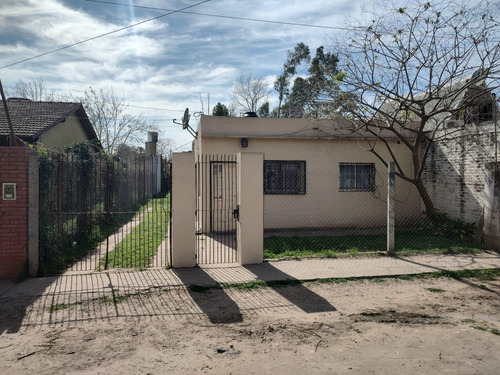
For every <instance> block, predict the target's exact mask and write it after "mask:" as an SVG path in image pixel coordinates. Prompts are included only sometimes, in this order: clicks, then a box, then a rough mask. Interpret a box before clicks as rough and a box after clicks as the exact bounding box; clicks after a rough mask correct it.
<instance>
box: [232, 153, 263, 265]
mask: <svg viewBox="0 0 500 375" xmlns="http://www.w3.org/2000/svg"><path fill="white" fill-rule="evenodd" d="M237 160H238V206H239V220H238V223H237V234H238V259H239V261H240V264H242V265H244V264H253V263H262V261H263V258H264V180H263V178H264V172H263V167H264V154H262V153H258V152H239V153H238V156H237Z"/></svg>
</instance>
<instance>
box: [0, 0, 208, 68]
mask: <svg viewBox="0 0 500 375" xmlns="http://www.w3.org/2000/svg"><path fill="white" fill-rule="evenodd" d="M209 1H210V0H203V1H200V2H199V3H196V4H193V5H189V6H187V7H184V8H181V9H178V10H170V11H169V12H168V13H165V14H160V15H159V16H156V17H152V18H148V19H147V20H144V21H140V22H137V23H133V24H131V25H128V26H124V27H120V28H119V29H116V30H112V31H109V32H107V33H104V34H100V35H97V36H94V37H91V38H88V39H84V40H80V41H79V42H76V43H73V44H69V45H67V46H63V47H59V48H56V49H54V50H51V51H47V52H44V53H41V54H39V55H36V56H32V57H28V58H26V59H24V60H20V61H16V62H13V63H11V64H7V65H4V66H1V67H0V70H1V69H5V68H8V67H11V66H14V65H18V64H21V63H24V62H27V61H31V60H34V59H37V58H39V57H42V56H47V55H50V54H52V53H55V52H59V51H62V50H65V49H68V48H71V47H74V46H77V45H79V44H83V43H87V42H90V41H92V40H96V39H99V38H102V37H104V36H108V35H111V34H114V33H117V32H119V31H123V30H127V29H130V28H132V27H135V26H139V25H142V24H143V23H146V22H151V21H154V20H157V19H159V18H162V17H166V16H170V15H171V14H174V13H179V12H182V11H183V10H186V9H190V8H193V7H196V6H198V5H201V4H204V3H207V2H209Z"/></svg>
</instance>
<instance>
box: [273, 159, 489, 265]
mask: <svg viewBox="0 0 500 375" xmlns="http://www.w3.org/2000/svg"><path fill="white" fill-rule="evenodd" d="M287 163H288V164H280V163H279V162H277V161H265V165H264V194H265V195H264V234H265V235H264V236H265V238H264V258H281V257H303V256H319V257H336V256H341V255H343V254H346V255H348V254H358V253H378V252H383V251H386V249H387V215H388V210H387V185H388V182H387V173H386V172H385V173H381V172H380V171H376V170H375V168H374V165H371V164H369V163H341V164H340V165H339V166H338V170H335V171H332V170H327V171H321V170H306V168H305V166H304V167H302V166H301V165H300V164H298V163H297V165H295V166H291V165H290V164H289V162H287ZM423 211H424V208H423V207H422V205H421V199H420V196H419V193H418V191H417V190H416V188H415V187H414V186H413V185H412V184H410V183H408V182H405V181H403V180H401V179H399V178H396V192H395V199H394V216H395V250H396V253H399V254H416V253H421V252H440V253H450V252H452V253H456V252H473V251H477V250H478V249H480V244H479V242H478V239H477V237H476V230H477V225H476V224H475V223H464V222H462V221H460V220H457V219H452V218H449V217H448V216H446V215H445V214H439V213H436V214H434V215H427V214H425V213H424V212H423Z"/></svg>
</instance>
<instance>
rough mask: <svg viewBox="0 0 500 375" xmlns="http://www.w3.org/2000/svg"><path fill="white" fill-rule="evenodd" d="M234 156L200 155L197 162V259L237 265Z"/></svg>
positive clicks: (235, 165) (235, 169) (235, 172)
mask: <svg viewBox="0 0 500 375" xmlns="http://www.w3.org/2000/svg"><path fill="white" fill-rule="evenodd" d="M237 192H238V178H237V162H236V156H235V155H202V156H199V157H198V160H197V161H196V260H197V263H198V264H214V263H235V262H238V254H237V251H236V247H237V231H236V222H237V201H238V199H237V198H238V196H237V194H238V193H237Z"/></svg>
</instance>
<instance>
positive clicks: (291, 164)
mask: <svg viewBox="0 0 500 375" xmlns="http://www.w3.org/2000/svg"><path fill="white" fill-rule="evenodd" d="M305 193H306V162H305V161H288V160H286V161H284V160H283V161H282V160H266V161H264V194H305Z"/></svg>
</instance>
